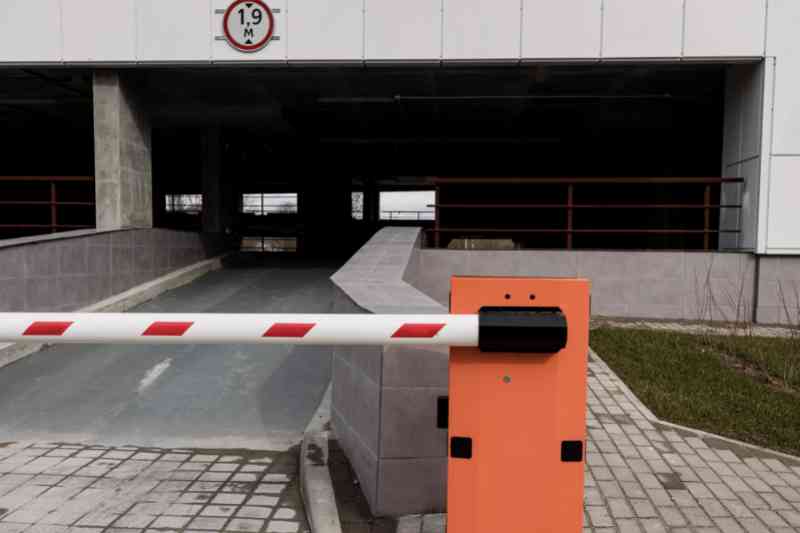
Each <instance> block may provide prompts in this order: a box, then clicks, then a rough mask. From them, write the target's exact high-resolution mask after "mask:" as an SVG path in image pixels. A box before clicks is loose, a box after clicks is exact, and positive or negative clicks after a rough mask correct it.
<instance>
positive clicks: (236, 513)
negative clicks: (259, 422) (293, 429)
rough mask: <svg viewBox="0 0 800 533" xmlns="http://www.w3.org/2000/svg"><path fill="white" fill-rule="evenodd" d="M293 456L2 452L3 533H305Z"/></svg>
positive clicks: (69, 448) (35, 448) (60, 449)
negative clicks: (225, 532) (194, 532)
mask: <svg viewBox="0 0 800 533" xmlns="http://www.w3.org/2000/svg"><path fill="white" fill-rule="evenodd" d="M296 473H297V453H296V450H294V449H292V450H289V451H287V452H254V451H243V450H187V449H160V448H137V447H104V446H92V445H69V444H55V443H54V444H43V443H19V442H15V443H4V444H0V533H20V532H26V533H101V532H106V533H137V532H144V531H147V532H160V533H165V532H168V531H175V532H192V531H197V532H204V533H208V532H209V531H231V532H251V533H262V532H263V533H303V532H308V530H309V528H308V524H307V522H306V519H305V515H304V512H303V507H302V503H301V498H300V494H299V489H298V486H297V474H296Z"/></svg>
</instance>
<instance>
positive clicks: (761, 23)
mask: <svg viewBox="0 0 800 533" xmlns="http://www.w3.org/2000/svg"><path fill="white" fill-rule="evenodd" d="M766 10H767V5H766V0H745V1H734V2H732V1H731V0H687V1H686V14H685V16H686V27H685V31H686V35H685V37H684V55H685V56H689V57H719V56H727V57H759V56H762V55H763V54H764V32H765V30H766Z"/></svg>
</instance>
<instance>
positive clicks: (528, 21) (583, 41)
mask: <svg viewBox="0 0 800 533" xmlns="http://www.w3.org/2000/svg"><path fill="white" fill-rule="evenodd" d="M522 18H523V23H522V57H523V58H528V59H557V58H596V57H598V56H599V55H600V33H601V28H602V24H603V23H602V0H558V2H543V1H542V0H524V2H523V8H522Z"/></svg>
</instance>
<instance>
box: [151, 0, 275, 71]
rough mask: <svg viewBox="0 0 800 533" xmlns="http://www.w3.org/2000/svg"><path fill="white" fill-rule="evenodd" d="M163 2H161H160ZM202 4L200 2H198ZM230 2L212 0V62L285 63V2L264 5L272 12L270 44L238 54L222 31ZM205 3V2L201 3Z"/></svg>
mask: <svg viewBox="0 0 800 533" xmlns="http://www.w3.org/2000/svg"><path fill="white" fill-rule="evenodd" d="M162 1H163V0H162ZM200 1H201V2H202V0H200ZM231 1H232V0H212V5H213V7H214V13H213V14H212V16H211V31H210V32H209V38H210V39H211V40H212V41H211V57H212V59H213V60H214V61H286V42H287V39H288V31H287V25H286V16H287V15H286V0H268V1H267V2H266V4H267V5H268V6H269V8H270V9H271V10H272V14H273V17H274V20H275V29H274V33H273V38H272V41H270V43H269V44H268V45H267V46H265V47H264V48H262V49H261V50H259V51H257V52H240V51H239V50H236V49H235V48H233V47H232V46H231V45H229V44H228V41H226V40H225V37H224V36H225V33H224V31H223V29H222V19H223V13H217V11H221V12H224V11H225V9H226V8H227V7H228V6H229V5H230V4H231ZM203 3H205V2H203Z"/></svg>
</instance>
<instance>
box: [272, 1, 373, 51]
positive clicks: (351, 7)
mask: <svg viewBox="0 0 800 533" xmlns="http://www.w3.org/2000/svg"><path fill="white" fill-rule="evenodd" d="M363 9H364V0H336V1H335V2H331V1H330V0H290V2H289V28H288V36H289V39H288V44H287V45H288V47H289V59H290V60H292V59H294V60H331V59H342V60H358V59H361V58H362V57H363V56H364V12H363Z"/></svg>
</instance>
